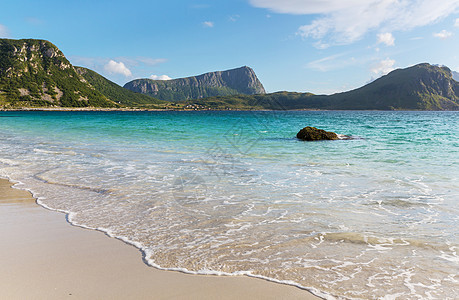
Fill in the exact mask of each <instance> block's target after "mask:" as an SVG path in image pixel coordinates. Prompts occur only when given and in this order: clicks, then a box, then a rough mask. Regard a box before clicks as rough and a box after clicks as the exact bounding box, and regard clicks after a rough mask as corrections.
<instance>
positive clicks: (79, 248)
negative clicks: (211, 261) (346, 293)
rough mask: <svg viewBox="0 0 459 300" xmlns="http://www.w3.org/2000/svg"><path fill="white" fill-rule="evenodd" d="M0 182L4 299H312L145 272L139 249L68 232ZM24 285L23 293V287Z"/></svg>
mask: <svg viewBox="0 0 459 300" xmlns="http://www.w3.org/2000/svg"><path fill="white" fill-rule="evenodd" d="M11 186H12V183H10V182H9V181H8V180H5V179H0V220H1V222H2V225H3V226H0V232H1V235H2V237H3V245H2V247H0V249H1V250H0V255H1V256H2V257H3V258H5V259H4V262H3V268H2V269H1V270H2V271H1V273H0V274H1V275H2V278H3V280H2V283H1V285H0V287H1V288H0V298H4V299H30V298H34V299H61V298H63V297H68V296H72V297H74V298H75V297H76V298H77V299H88V298H97V299H127V298H134V299H151V298H155V299H320V298H318V297H316V296H314V295H312V294H311V293H310V292H308V291H306V290H302V289H300V288H297V287H294V286H289V285H284V284H278V283H274V282H269V281H267V280H262V279H258V278H251V277H247V276H212V275H190V274H184V273H180V272H173V271H164V270H159V269H156V268H153V267H149V266H147V265H146V264H145V263H144V262H143V261H142V255H141V253H140V250H138V249H136V248H135V247H133V246H131V245H128V244H126V243H123V242H121V241H120V240H117V239H114V238H109V237H108V236H106V235H105V234H104V233H102V232H99V231H95V230H89V229H84V228H79V227H76V226H71V225H70V224H69V223H67V222H66V221H65V218H64V215H63V214H61V213H56V212H54V211H51V210H47V209H43V208H42V207H40V206H39V205H38V204H36V202H35V199H34V198H33V197H32V195H31V194H30V193H29V192H27V191H24V190H18V189H14V188H11ZM24 287H26V288H24Z"/></svg>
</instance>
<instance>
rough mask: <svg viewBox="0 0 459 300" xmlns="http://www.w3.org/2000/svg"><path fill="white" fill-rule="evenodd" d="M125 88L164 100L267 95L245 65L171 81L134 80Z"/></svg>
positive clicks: (252, 72) (254, 75) (251, 70)
mask: <svg viewBox="0 0 459 300" xmlns="http://www.w3.org/2000/svg"><path fill="white" fill-rule="evenodd" d="M124 88H127V89H129V90H131V91H134V92H137V93H142V94H146V95H150V96H153V97H156V98H158V99H161V100H167V101H184V100H190V99H200V98H206V97H212V96H227V95H238V94H247V95H252V94H265V93H266V91H265V89H264V87H263V85H262V84H261V82H260V81H259V79H258V78H257V76H256V74H255V72H254V71H253V69H251V68H250V67H247V66H243V67H240V68H235V69H230V70H225V71H215V72H207V73H204V74H201V75H197V76H190V77H184V78H177V79H171V80H153V79H146V78H144V79H135V80H132V81H130V82H128V83H126V84H125V85H124Z"/></svg>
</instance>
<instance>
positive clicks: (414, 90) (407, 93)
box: [329, 63, 459, 110]
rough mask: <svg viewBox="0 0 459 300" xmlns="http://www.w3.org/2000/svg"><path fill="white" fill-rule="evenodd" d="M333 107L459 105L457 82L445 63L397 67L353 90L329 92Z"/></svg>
mask: <svg viewBox="0 0 459 300" xmlns="http://www.w3.org/2000/svg"><path fill="white" fill-rule="evenodd" d="M329 100H330V101H331V105H332V107H333V108H335V109H383V110H387V109H417V110H457V109H459V101H458V100H459V83H458V82H456V81H455V80H454V79H453V77H452V72H451V70H450V69H448V68H447V67H439V66H433V65H430V64H427V63H423V64H418V65H415V66H413V67H409V68H406V69H398V70H395V71H392V72H390V73H389V74H387V75H385V76H383V77H381V78H379V79H377V80H375V81H373V82H372V83H369V84H367V85H365V86H363V87H361V88H358V89H355V90H353V91H349V92H345V93H339V94H335V95H331V96H329Z"/></svg>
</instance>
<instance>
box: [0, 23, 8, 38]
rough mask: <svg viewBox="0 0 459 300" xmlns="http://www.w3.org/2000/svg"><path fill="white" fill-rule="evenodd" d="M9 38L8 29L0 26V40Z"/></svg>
mask: <svg viewBox="0 0 459 300" xmlns="http://www.w3.org/2000/svg"><path fill="white" fill-rule="evenodd" d="M9 36H10V31H9V30H8V27H6V26H5V25H2V24H0V38H7V37H9Z"/></svg>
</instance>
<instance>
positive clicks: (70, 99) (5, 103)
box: [0, 39, 116, 108]
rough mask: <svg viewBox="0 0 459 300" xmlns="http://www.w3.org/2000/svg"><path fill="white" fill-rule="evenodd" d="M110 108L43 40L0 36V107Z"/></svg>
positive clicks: (62, 56)
mask: <svg viewBox="0 0 459 300" xmlns="http://www.w3.org/2000/svg"><path fill="white" fill-rule="evenodd" d="M33 106H41V107H42V106H51V107H60V106H65V107H88V106H91V107H113V106H116V104H115V103H114V102H113V101H110V100H109V99H107V98H106V97H105V96H103V95H102V94H101V93H99V92H98V91H97V90H95V88H94V87H93V86H91V85H90V84H89V83H88V82H87V81H86V80H85V79H84V78H83V77H81V76H80V75H79V74H78V73H77V72H76V71H75V68H74V67H73V66H72V65H71V64H70V62H69V61H68V60H67V59H66V58H65V56H64V54H63V53H62V52H61V51H60V50H59V49H58V48H57V47H56V46H54V45H53V44H52V43H50V42H48V41H44V40H34V39H24V40H11V39H0V108H1V107H5V108H14V107H33Z"/></svg>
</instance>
